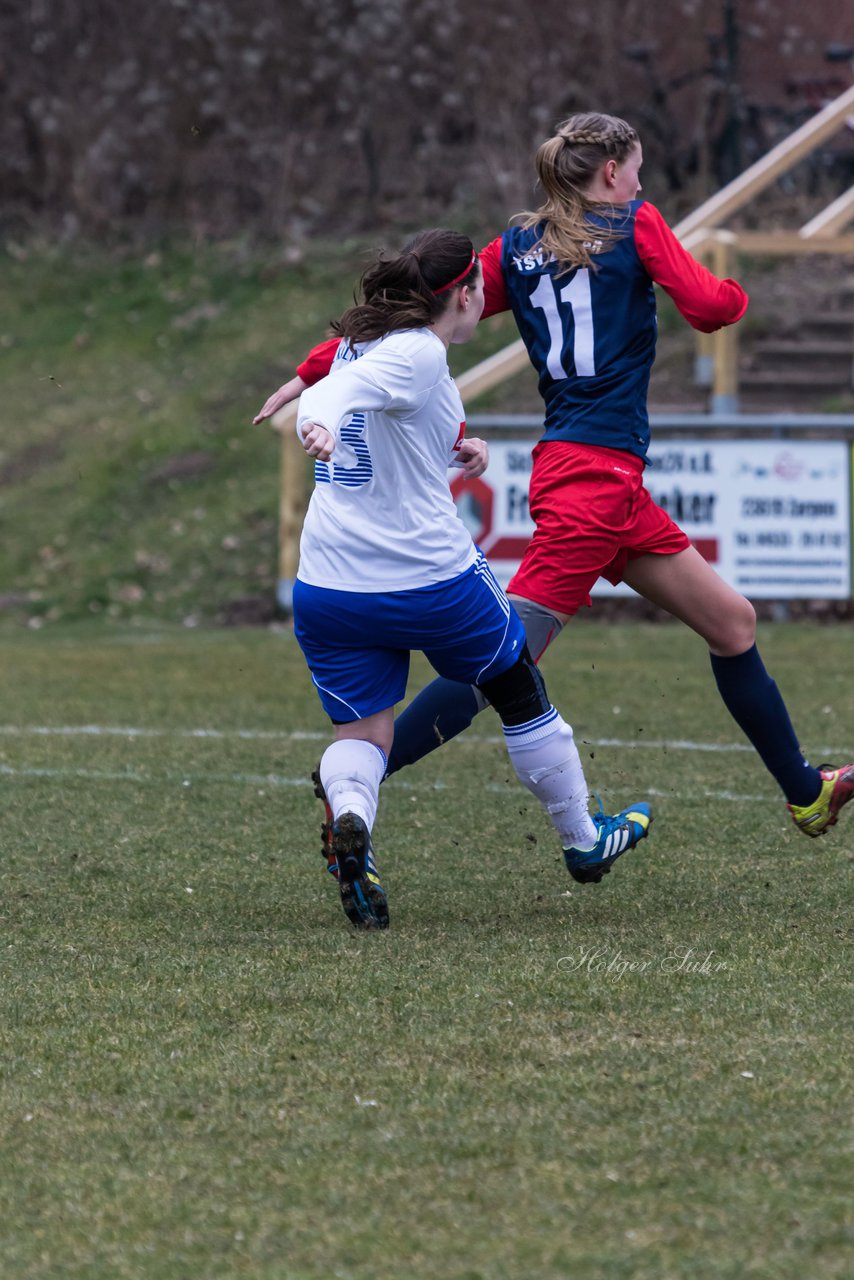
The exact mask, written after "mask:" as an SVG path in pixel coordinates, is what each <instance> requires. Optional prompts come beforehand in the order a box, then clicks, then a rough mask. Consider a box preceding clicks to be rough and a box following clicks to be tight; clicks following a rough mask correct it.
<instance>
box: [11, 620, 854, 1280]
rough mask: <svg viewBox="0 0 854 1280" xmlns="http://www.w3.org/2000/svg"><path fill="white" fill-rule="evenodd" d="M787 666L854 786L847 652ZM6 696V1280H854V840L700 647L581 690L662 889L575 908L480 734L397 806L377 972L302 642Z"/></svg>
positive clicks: (833, 644)
mask: <svg viewBox="0 0 854 1280" xmlns="http://www.w3.org/2000/svg"><path fill="white" fill-rule="evenodd" d="M762 643H763V648H764V650H765V653H766V657H767V660H768V664H769V666H770V667H771V669H772V670H773V671H774V673H775V675H776V676H777V678H778V681H779V683H780V684H781V686H782V687H783V689H784V691H785V693H786V694H787V696H788V698H789V701H790V705H791V707H792V710H793V713H794V715H795V718H796V720H797V721H798V723H799V724H800V725H801V726H802V736H803V740H804V745H805V748H806V749H808V751H809V753H810V754H811V755H812V756H813V757H814V758H817V759H819V760H820V759H822V758H823V756H824V753H825V752H826V751H827V750H828V749H832V748H835V749H836V750H838V751H840V752H843V751H844V752H846V753H847V755H848V758H850V757H851V754H852V751H854V737H852V732H854V731H852V728H851V726H852V724H854V694H852V692H851V685H850V681H849V680H848V678H847V677H848V672H849V670H850V628H848V627H846V626H841V627H839V628H837V629H825V630H820V629H818V628H814V627H811V626H808V625H789V626H780V627H770V626H769V627H767V628H766V629H765V631H764V632H763V636H762ZM0 662H1V663H2V668H3V671H4V673H5V675H6V680H5V681H4V706H3V710H2V715H0V727H2V732H0V796H2V805H0V847H2V850H3V857H2V863H0V903H2V906H0V916H2V948H0V965H2V970H0V1080H2V1085H1V1086H0V1101H2V1126H3V1143H2V1148H0V1274H2V1275H3V1277H4V1280H5V1278H6V1277H8V1278H9V1280H25V1278H29V1277H33V1278H35V1277H57V1278H59V1277H61V1278H62V1280H125V1278H127V1280H137V1278H145V1280H184V1278H185V1277H191V1276H192V1277H203V1278H204V1280H208V1278H214V1277H223V1278H230V1277H241V1276H246V1277H252V1278H253V1280H303V1278H305V1280H308V1278H309V1277H310V1278H312V1280H313V1278H315V1277H317V1278H321V1277H322V1278H323V1280H326V1278H327V1277H339V1276H340V1277H348V1278H352V1280H386V1278H388V1280H392V1278H393V1280H408V1278H412V1280H415V1278H417V1280H422V1278H423V1280H427V1278H429V1280H437V1278H442V1280H444V1278H448V1280H463V1278H466V1280H475V1278H476V1277H477V1278H478V1280H480V1278H482V1280H505V1278H506V1280H518V1278H523V1277H524V1278H526V1280H527V1278H528V1277H530V1278H532V1280H533V1278H540V1277H542V1278H545V1277H548V1278H549V1280H551V1278H554V1280H558V1278H561V1280H562V1278H563V1277H572V1278H575V1277H579V1278H580V1280H599V1278H600V1277H601V1278H603V1280H605V1278H608V1280H611V1278H615V1280H616V1278H622V1277H626V1278H627V1280H628V1278H629V1277H631V1278H632V1280H635V1278H640V1280H668V1278H670V1277H683V1276H684V1277H701V1278H703V1277H709V1278H714V1280H719V1278H721V1280H722V1278H723V1277H727V1278H731V1280H736V1278H738V1280H741V1277H762V1278H763V1280H779V1278H784V1280H785V1278H788V1277H791V1278H792V1280H795V1278H797V1280H805V1278H806V1277H809V1278H810V1280H818V1278H819V1277H821V1278H823V1277H839V1278H840V1280H841V1278H842V1277H844V1276H848V1275H850V1274H851V1258H852V1252H851V1249H852V1239H851V1213H850V1083H851V1081H850V1068H849V1065H848V1063H849V1061H850V1047H851V1046H850V1038H849V1036H848V1030H849V1029H850V994H851V992H850V977H849V975H850V954H849V953H847V952H846V927H847V924H848V911H849V909H850V876H851V860H852V859H851V854H852V849H853V848H854V838H852V831H854V827H852V822H854V815H848V814H844V815H843V818H842V820H841V822H840V824H839V827H838V828H837V829H836V830H835V831H834V832H833V833H831V835H829V836H828V837H827V838H825V839H822V840H820V841H808V840H806V839H805V838H804V837H802V836H801V835H799V834H798V833H797V832H796V831H795V829H794V828H793V827H792V826H791V825H790V824H789V823H788V819H787V818H786V815H785V813H784V811H783V810H782V806H781V803H780V801H779V799H778V798H777V797H776V794H775V788H774V786H773V784H772V783H771V782H770V781H769V779H768V778H767V777H766V776H765V774H764V772H763V770H762V768H761V766H760V765H759V764H758V763H757V762H756V761H755V759H754V758H753V757H752V756H751V755H750V754H748V753H747V752H745V751H739V750H734V749H730V748H733V747H735V746H737V745H738V744H739V741H740V739H739V735H738V733H737V731H736V730H735V729H734V727H733V726H732V725H731V724H730V723H729V721H728V719H727V717H726V715H725V713H724V712H723V711H722V709H721V708H720V706H719V705H718V703H717V701H716V699H715V698H714V696H713V693H712V688H711V681H710V677H709V675H708V672H707V661H706V659H705V658H704V657H703V654H702V650H701V646H700V645H699V642H697V641H696V640H695V639H694V638H693V637H691V636H690V635H689V634H688V633H686V632H684V631H683V630H680V629H678V628H676V627H671V626H659V627H655V626H643V625H627V624H624V625H620V626H609V625H605V624H603V623H589V622H579V623H575V624H573V628H571V629H570V634H568V635H567V636H566V637H562V639H561V640H560V642H559V643H558V645H557V646H556V647H555V649H554V650H553V651H552V653H551V654H549V655H548V657H547V660H546V664H545V670H546V675H547V679H548V683H549V688H550V692H551V693H552V695H553V697H554V699H555V701H556V702H557V703H558V704H559V705H560V706H561V707H562V708H564V709H565V711H566V712H567V714H568V716H569V717H570V718H571V719H572V720H573V721H574V723H575V726H576V730H577V734H578V737H579V740H580V741H581V742H582V743H583V744H584V745H583V748H582V749H583V755H584V759H585V764H586V767H587V771H588V780H589V782H590V784H591V786H593V787H596V788H598V789H600V790H601V792H602V797H603V800H604V802H605V804H606V806H609V807H618V806H620V805H622V804H623V803H625V802H627V801H628V800H630V799H633V798H639V797H641V796H643V795H652V800H653V804H654V807H655V811H656V820H655V823H654V826H653V829H652V834H651V837H650V839H649V840H648V841H647V842H645V843H644V844H643V845H642V846H641V847H640V849H639V850H638V851H637V852H636V853H634V854H631V855H629V856H628V857H627V858H626V859H625V860H624V861H623V862H622V863H620V864H619V865H618V866H617V867H616V869H615V871H614V872H613V874H612V875H611V876H609V877H608V878H607V879H606V880H605V881H604V882H603V883H602V884H601V885H599V886H578V885H575V884H574V883H573V882H572V881H570V880H569V878H568V877H567V876H566V873H565V871H564V870H563V869H562V866H561V861H560V856H559V852H558V850H557V846H556V842H555V839H554V838H553V837H552V835H551V833H550V830H549V828H548V825H547V823H546V820H545V819H544V817H543V815H542V814H541V813H540V811H539V809H538V808H537V806H536V805H535V804H534V803H533V802H532V800H531V799H530V798H529V797H528V795H527V793H525V792H524V791H522V790H521V788H519V786H518V785H517V784H516V783H515V781H513V780H512V779H511V775H510V771H509V769H508V765H507V760H506V756H505V754H504V751H503V747H502V745H501V743H500V742H499V741H498V739H497V734H496V722H495V721H494V719H488V718H486V717H483V718H481V719H480V720H479V721H478V723H477V725H476V726H475V728H474V730H473V731H472V733H471V734H470V735H468V737H464V738H463V739H460V740H458V741H457V742H454V743H452V744H449V745H448V746H447V747H446V748H444V749H443V750H442V751H440V752H438V753H436V754H435V755H434V756H433V757H431V759H430V760H428V761H425V762H424V763H423V764H422V765H421V766H419V767H418V768H417V769H414V770H410V771H409V772H408V773H407V774H402V775H401V776H400V778H399V779H397V780H393V781H392V782H390V783H389V784H387V786H386V787H385V788H384V790H383V796H382V804H381V811H380V818H379V821H378V824H377V831H376V836H377V855H378V860H379V863H380V866H381V868H382V870H383V874H384V878H385V881H386V884H387V888H388V892H389V896H390V903H391V913H392V927H391V929H390V931H389V933H388V934H387V935H376V936H360V935H357V934H355V933H354V932H353V931H352V930H351V929H350V927H349V925H348V924H347V922H346V921H345V919H344V917H343V915H342V913H341V911H340V908H339V906H338V901H337V894H336V891H335V888H334V885H333V884H332V882H331V880H329V877H327V876H325V873H324V872H323V871H322V864H321V859H320V857H319V851H318V850H319V840H318V827H319V822H320V816H321V815H320V807H319V805H318V804H317V802H316V801H315V800H314V798H313V796H312V793H311V788H310V786H309V783H308V780H307V778H308V773H309V771H310V769H311V767H312V765H313V764H314V762H315V760H316V758H317V755H318V753H319V750H320V749H321V746H322V743H323V741H324V740H325V736H326V733H327V728H326V724H325V721H324V717H323V716H322V714H321V711H320V708H319V705H318V704H317V702H316V699H315V696H314V694H313V692H312V690H311V688H310V684H309V681H308V678H307V675H306V674H305V671H304V669H303V665H302V661H301V659H300V656H299V653H298V651H297V649H296V646H295V644H294V640H293V636H292V634H291V633H290V631H289V630H287V629H286V628H285V629H282V630H281V631H279V632H272V631H254V632H237V631H220V632H208V631H202V630H198V631H193V632H187V631H185V630H182V629H180V628H177V629H162V628H160V629H149V630H140V629H139V628H137V629H132V628H125V629H120V628H117V627H113V628H111V629H108V628H106V627H104V626H103V625H96V624H88V625H86V626H77V627H70V626H64V625H62V624H60V625H58V626H57V627H55V628H47V629H45V630H43V631H41V632H39V633H37V634H26V633H22V632H20V631H18V632H16V631H11V630H6V631H4V632H0ZM424 676H425V668H424V666H423V663H422V662H421V661H420V660H419V661H418V662H416V664H415V668H414V674H413V683H414V684H415V685H417V684H420V683H421V681H422V680H423V679H424ZM82 726H90V727H91V729H92V731H90V732H89V733H83V732H79V730H80V728H81V727H82ZM58 727H65V728H72V727H73V728H76V729H77V730H78V732H75V733H68V734H56V733H53V734H50V733H46V732H38V730H40V729H41V730H45V729H49V728H54V729H56V728H58ZM108 727H113V728H123V729H125V730H128V729H136V730H138V731H140V732H138V733H137V734H136V735H134V736H130V735H128V734H127V733H125V734H115V735H112V736H110V735H106V734H104V733H103V732H100V733H96V732H94V729H95V728H100V729H101V730H103V729H104V728H108ZM199 730H207V731H208V733H207V734H206V735H205V736H201V735H200V734H199V733H198V732H197V731H199ZM142 731H146V732H142ZM194 731H196V732H194ZM680 739H681V740H687V741H688V742H691V743H694V744H697V743H702V744H706V745H717V746H718V747H719V748H721V747H722V748H726V749H724V750H717V751H705V752H703V751H699V750H696V749H689V748H688V747H686V746H682V747H679V746H676V745H674V744H676V743H677V742H678V740H680ZM608 742H609V743H610V745H603V744H606V743H608ZM632 744H634V745H632ZM668 744H669V745H668ZM840 758H841V757H840Z"/></svg>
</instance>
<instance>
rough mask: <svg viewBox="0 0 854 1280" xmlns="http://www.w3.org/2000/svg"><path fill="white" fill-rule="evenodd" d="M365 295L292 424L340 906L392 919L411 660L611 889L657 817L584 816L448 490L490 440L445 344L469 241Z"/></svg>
mask: <svg viewBox="0 0 854 1280" xmlns="http://www.w3.org/2000/svg"><path fill="white" fill-rule="evenodd" d="M362 292H363V301H362V302H360V303H358V304H357V305H355V306H353V307H351V308H350V310H349V311H347V312H345V314H344V315H343V316H342V318H341V320H340V322H339V323H338V325H337V326H336V328H337V331H338V333H339V335H340V341H339V343H338V347H337V351H336V355H335V359H334V361H333V363H332V368H331V372H330V375H329V377H327V378H324V379H323V380H322V381H321V382H319V383H318V384H317V385H316V386H314V387H312V388H311V389H310V390H307V391H306V392H305V393H304V394H303V396H302V399H301V401H300V406H299V414H298V419H297V431H298V434H299V437H300V439H301V441H302V443H303V446H304V448H305V450H306V452H307V453H308V454H309V455H310V456H311V457H313V458H316V459H317V463H316V468H315V482H316V483H315V489H314V493H313V495H312V498H311V502H310V504H309V508H308V512H307V514H306V518H305V523H304V526H303V531H302V538H301V541H300V563H299V569H298V572H297V580H296V583H295V585H294V597H293V607H294V630H295V634H296V637H297V640H298V642H299V644H300V647H301V648H302V650H303V653H304V655H305V658H306V661H307V662H308V665H309V668H310V670H311V676H312V680H313V681H314V684H315V687H316V688H317V691H318V693H319V695H320V700H321V702H322V704H323V707H324V709H325V710H326V712H327V714H328V715H329V717H330V719H331V720H332V721H333V723H334V724H335V737H336V740H335V742H334V743H333V744H332V745H331V746H330V747H329V748H328V749H327V750H326V751H325V752H324V754H323V757H322V759H321V762H320V767H319V777H320V783H321V785H322V787H323V789H324V791H325V796H326V801H327V804H328V805H329V808H330V810H331V819H332V821H331V832H330V837H331V849H330V853H331V855H332V857H333V858H334V861H335V862H336V863H337V878H338V881H339V886H340V892H341V901H342V905H343V907H344V911H345V913H346V914H347V916H348V918H349V919H350V920H351V921H352V923H353V924H354V925H356V926H357V927H360V928H369V929H370V928H385V927H386V926H387V924H388V906H387V902H386V895H385V892H384V890H383V888H382V886H381V884H380V880H379V877H378V875H377V870H376V866H375V864H374V861H373V853H372V848H371V829H372V827H373V824H374V818H375V816H376V810H377V801H378V793H379V786H380V782H381V781H382V778H383V776H384V774H385V772H386V765H387V755H388V752H389V750H390V748H391V744H392V739H393V734H394V706H395V703H397V702H399V701H400V700H401V699H402V698H403V696H404V693H405V690H406V682H407V676H408V670H409V655H410V652H411V651H412V650H414V649H418V650H422V651H423V652H424V653H425V655H426V656H427V658H428V659H429V661H430V662H431V664H432V665H433V666H434V667H435V669H436V670H437V671H438V672H439V673H440V675H442V676H443V677H445V679H446V680H448V681H455V682H461V683H462V686H463V687H464V688H466V687H468V686H470V685H474V686H475V687H476V688H477V689H478V690H480V691H481V692H482V694H483V696H484V698H485V699H486V700H487V701H488V702H490V703H491V704H492V705H493V706H494V707H495V709H496V711H497V712H498V714H499V716H500V717H501V721H502V724H503V728H504V736H505V740H506V742H507V748H508V751H509V753H510V758H511V760H512V762H513V766H514V768H515V771H516V774H517V776H518V777H519V779H520V781H521V782H522V783H523V784H524V785H525V786H526V787H527V788H528V789H529V790H530V791H531V792H532V793H533V794H534V795H535V796H536V797H537V798H538V800H539V801H540V802H541V803H542V805H543V806H544V808H546V810H547V812H548V814H549V817H550V819H551V821H552V823H553V825H554V826H555V828H556V830H557V832H558V834H559V836H560V838H561V844H562V846H563V849H564V854H565V859H566V863H567V867H568V869H569V871H570V872H571V874H572V875H574V876H575V878H576V879H577V880H580V881H582V882H586V881H598V880H601V878H602V875H603V874H604V873H605V872H607V871H608V870H609V869H610V866H611V864H612V863H613V862H614V861H615V859H616V858H617V857H619V856H620V854H622V853H624V852H625V851H626V849H629V848H631V847H632V846H633V845H634V844H636V843H637V842H638V841H639V840H640V839H642V838H643V837H644V836H645V835H646V832H647V828H648V826H649V822H650V812H649V807H648V806H647V805H645V804H636V805H633V806H632V807H631V808H630V809H626V810H624V811H623V812H622V813H620V814H617V815H616V816H613V817H607V816H605V815H604V814H597V815H596V816H595V817H594V818H591V816H590V814H589V812H588V807H587V796H588V793H587V786H586V783H585V780H584V775H583V772H582V769H581V762H580V760H579V758H578V751H577V749H576V746H575V743H574V741H573V736H572V730H571V728H570V727H569V725H567V724H565V723H564V721H563V720H562V719H561V717H560V715H559V714H558V712H557V711H556V710H555V708H554V707H553V706H552V705H551V703H550V702H549V700H548V696H547V694H546V691H545V687H544V685H543V681H542V678H541V676H540V674H539V672H538V670H537V668H536V667H535V665H534V663H533V660H532V659H531V656H530V653H529V652H528V647H527V645H526V643H525V632H524V628H523V626H522V623H521V622H520V620H519V617H518V615H517V614H516V612H515V610H514V609H513V608H512V606H511V605H510V603H509V601H508V599H507V597H506V595H505V594H504V592H503V591H502V590H501V588H500V587H499V586H498V584H497V582H496V581H495V579H494V578H493V576H492V574H491V572H490V570H489V568H488V567H487V564H486V561H485V559H484V557H483V555H482V554H481V553H480V552H479V551H478V549H477V548H476V547H475V545H474V543H473V542H472V540H471V537H470V535H469V533H468V531H467V529H466V528H465V525H464V524H463V523H462V521H461V520H460V518H459V516H458V515H457V511H456V508H455V506H454V502H453V499H452V497H451V493H450V489H449V486H448V479H447V475H448V466H449V465H450V464H451V463H452V462H453V461H454V460H457V461H458V462H460V463H462V465H464V466H465V467H467V468H468V470H469V472H470V473H471V474H479V472H480V471H482V470H483V467H484V465H485V445H483V443H482V442H481V441H466V440H465V422H464V415H463V406H462V401H461V400H460V396H459V393H458V391H457V389H456V386H455V385H454V382H453V381H452V379H451V375H450V373H449V371H448V363H447V348H448V344H449V343H451V342H465V341H466V340H467V339H468V338H469V337H471V334H472V332H473V330H474V328H475V326H476V324H477V322H478V320H479V319H480V314H481V311H482V309H483V301H484V297H483V279H482V272H481V266H480V263H479V261H478V259H477V256H476V254H475V252H474V249H473V248H472V244H471V241H470V240H468V239H467V238H466V237H465V236H463V235H460V234H459V233H457V232H454V231H446V230H433V231H425V232H421V233H420V234H419V235H417V236H415V237H414V238H413V239H412V240H411V241H410V242H409V244H408V245H407V246H406V248H405V249H404V250H403V251H402V252H401V253H399V254H381V255H380V256H379V258H378V260H377V262H376V263H375V264H374V265H373V266H372V267H370V268H369V269H368V271H367V272H366V273H365V275H364V276H363V278H362Z"/></svg>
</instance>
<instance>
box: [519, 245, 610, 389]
mask: <svg viewBox="0 0 854 1280" xmlns="http://www.w3.org/2000/svg"><path fill="white" fill-rule="evenodd" d="M558 297H559V298H560V300H561V302H568V303H569V306H570V309H571V310H572V321H573V338H572V359H573V363H574V364H575V372H576V374H577V375H578V377H579V378H592V377H594V375H595V373H596V364H595V361H594V357H593V300H592V298H591V296H590V271H589V270H588V268H587V267H580V268H579V269H578V271H576V273H575V275H574V276H573V277H572V279H571V280H570V282H569V284H567V285H564V287H563V288H562V289H560V290H558V281H557V280H554V279H553V278H552V277H551V276H549V275H543V276H540V281H539V284H538V285H537V287H536V289H535V290H534V291H533V293H532V294H531V302H532V303H533V304H534V306H535V307H539V308H540V309H541V310H542V311H544V312H545V316H546V324H547V326H548V330H549V351H548V356H547V357H546V368H547V369H548V371H549V373H550V374H551V376H552V377H553V378H556V379H561V378H568V377H569V374H568V373H567V371H566V369H565V368H564V367H563V360H562V358H561V357H562V355H563V325H562V324H561V319H560V312H559V311H558V305H557V303H558Z"/></svg>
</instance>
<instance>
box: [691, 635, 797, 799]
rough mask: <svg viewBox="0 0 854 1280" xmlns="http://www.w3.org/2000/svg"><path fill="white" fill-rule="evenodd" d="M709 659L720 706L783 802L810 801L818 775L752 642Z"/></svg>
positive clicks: (710, 655) (711, 656)
mask: <svg viewBox="0 0 854 1280" xmlns="http://www.w3.org/2000/svg"><path fill="white" fill-rule="evenodd" d="M709 657H710V658H711V660H712V671H713V672H714V676H715V680H716V681H717V685H718V691H719V693H720V695H721V697H722V698H723V700H724V705H725V706H726V708H727V710H728V711H729V713H730V715H731V716H732V718H733V720H735V722H736V724H737V725H738V726H739V727H740V728H741V729H742V730H743V732H744V733H745V734H746V735H747V737H748V738H749V739H750V741H751V742H752V743H753V746H754V747H755V748H756V750H757V752H758V753H759V756H760V758H761V759H762V763H763V764H764V765H765V768H766V769H767V770H768V772H769V773H770V774H772V775H773V777H774V778H776V780H777V782H778V784H779V786H780V789H781V790H782V792H783V794H784V796H785V797H786V799H787V800H788V802H789V804H796V805H807V804H812V802H813V801H814V800H815V799H817V797H818V793H819V791H820V790H821V775H820V774H819V771H818V770H817V769H814V768H813V767H812V766H811V765H810V764H809V763H808V761H806V760H805V759H804V757H803V756H802V755H801V749H800V745H799V743H798V739H797V736H796V734H795V730H794V728H793V727H792V722H791V720H790V719H789V713H788V711H787V710H786V704H785V702H784V701H783V698H782V696H781V694H780V690H779V689H778V688H777V685H776V684H775V683H774V681H773V680H772V679H771V677H770V676H769V674H768V672H767V671H766V670H765V664H764V663H763V661H762V659H761V657H760V656H759V650H758V649H757V647H756V645H753V646H752V647H751V648H750V649H748V650H747V652H746V653H739V654H737V655H736V656H735V657H734V658H721V657H719V656H718V655H717V654H715V653H711V654H709Z"/></svg>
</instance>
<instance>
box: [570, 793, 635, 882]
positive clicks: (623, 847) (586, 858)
mask: <svg viewBox="0 0 854 1280" xmlns="http://www.w3.org/2000/svg"><path fill="white" fill-rule="evenodd" d="M651 822H652V812H651V810H650V807H649V805H648V804H645V803H643V802H640V803H638V804H633V805H631V806H630V807H629V808H628V809H622V810H621V811H620V812H619V813H615V814H614V815H613V817H611V816H609V815H608V814H605V813H602V812H601V811H600V812H599V813H594V814H593V823H594V825H595V827H596V829H597V831H598V833H599V838H598V839H597V841H596V843H595V844H594V846H593V848H592V849H576V848H574V847H573V846H570V847H569V848H568V849H564V851H563V856H564V859H565V861H566V868H567V871H568V872H569V874H570V875H571V876H572V878H573V880H577V881H578V883H579V884H598V883H599V881H600V880H601V879H602V877H603V876H606V875H607V874H608V872H609V871H610V870H611V867H612V866H613V864H614V863H615V862H616V861H617V859H618V858H619V857H622V855H623V854H624V853H625V852H626V851H627V850H628V849H633V848H634V847H635V845H636V844H639V843H640V841H641V840H643V839H644V837H645V836H646V834H647V832H648V831H649V824H650V823H651Z"/></svg>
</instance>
